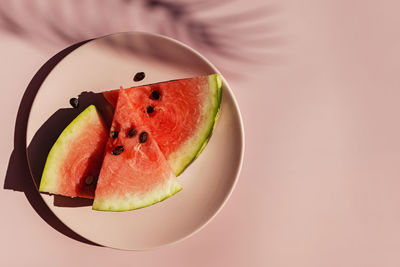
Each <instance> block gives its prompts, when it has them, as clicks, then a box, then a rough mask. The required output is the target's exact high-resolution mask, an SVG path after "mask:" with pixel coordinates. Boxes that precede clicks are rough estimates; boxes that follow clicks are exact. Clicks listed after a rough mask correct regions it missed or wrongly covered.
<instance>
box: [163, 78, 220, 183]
mask: <svg viewBox="0 0 400 267" xmlns="http://www.w3.org/2000/svg"><path fill="white" fill-rule="evenodd" d="M208 85H209V89H210V91H211V93H212V98H211V99H212V101H213V102H215V103H214V105H211V107H209V109H207V110H205V111H204V112H205V113H208V112H209V113H210V115H209V117H208V119H207V120H206V121H205V122H204V123H203V125H201V126H200V127H199V130H198V131H199V132H201V131H203V134H202V136H201V137H200V138H199V139H200V142H191V141H190V140H189V141H187V145H186V146H187V148H188V150H189V151H190V152H189V153H187V155H186V156H181V155H179V154H178V155H177V156H175V157H174V158H172V159H170V160H169V161H168V162H169V164H170V165H171V167H172V169H173V171H174V173H175V175H176V176H179V175H180V174H181V173H182V172H183V171H184V170H185V169H186V168H187V167H188V166H189V165H190V164H191V163H192V162H193V161H194V160H195V159H197V158H198V157H199V155H200V154H201V152H203V150H204V149H205V147H206V146H207V144H208V142H209V140H210V138H211V136H212V134H213V132H214V129H215V126H216V124H217V122H218V119H219V115H220V111H221V102H222V78H221V75H220V74H212V75H209V76H208ZM181 150H182V149H181ZM176 158H178V159H180V163H176V161H175V159H176Z"/></svg>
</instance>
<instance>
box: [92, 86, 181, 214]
mask: <svg viewBox="0 0 400 267" xmlns="http://www.w3.org/2000/svg"><path fill="white" fill-rule="evenodd" d="M127 93H128V91H125V90H122V89H121V90H120V91H119V96H118V101H117V104H116V109H115V113H114V118H113V122H112V125H111V129H110V137H109V139H108V141H107V145H106V149H105V156H104V160H103V164H102V167H101V171H100V174H99V179H98V183H97V189H96V194H95V199H94V203H93V209H95V210H106V211H125V210H132V209H138V208H142V207H146V206H149V205H151V204H154V203H157V202H160V201H162V200H164V199H166V198H168V197H170V196H172V195H174V194H175V193H177V192H179V191H180V190H181V189H182V187H181V185H180V184H179V182H178V181H177V179H176V177H175V175H174V173H173V172H172V170H171V168H170V166H169V164H168V162H167V160H166V159H165V157H164V155H163V154H162V153H161V151H160V148H159V146H158V144H157V142H156V139H155V138H154V137H153V136H152V134H151V132H150V131H149V129H148V127H147V125H146V124H145V123H144V121H143V116H142V114H138V113H136V110H135V108H134V106H133V105H132V102H131V101H130V99H129V97H128V95H127ZM116 133H118V134H116Z"/></svg>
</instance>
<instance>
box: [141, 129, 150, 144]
mask: <svg viewBox="0 0 400 267" xmlns="http://www.w3.org/2000/svg"><path fill="white" fill-rule="evenodd" d="M147 136H148V134H147V133H146V132H142V133H141V134H140V136H139V140H140V143H142V144H143V143H145V142H146V141H147Z"/></svg>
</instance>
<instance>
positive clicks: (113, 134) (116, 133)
mask: <svg viewBox="0 0 400 267" xmlns="http://www.w3.org/2000/svg"><path fill="white" fill-rule="evenodd" d="M118 134H119V132H118V131H111V133H110V137H111V138H114V139H115V138H117V137H118Z"/></svg>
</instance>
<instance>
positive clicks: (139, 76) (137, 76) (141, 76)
mask: <svg viewBox="0 0 400 267" xmlns="http://www.w3.org/2000/svg"><path fill="white" fill-rule="evenodd" d="M144 77H146V74H144V72H138V73H136V74H135V76H134V77H133V81H135V82H139V81H141V80H143V79H144Z"/></svg>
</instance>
